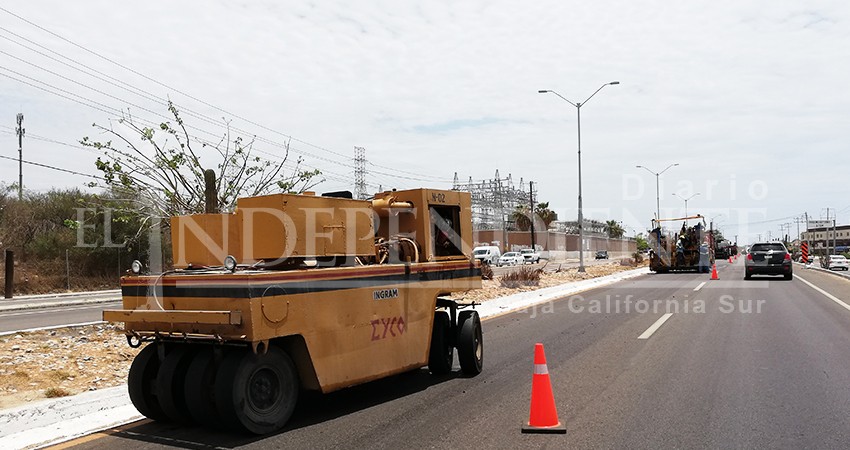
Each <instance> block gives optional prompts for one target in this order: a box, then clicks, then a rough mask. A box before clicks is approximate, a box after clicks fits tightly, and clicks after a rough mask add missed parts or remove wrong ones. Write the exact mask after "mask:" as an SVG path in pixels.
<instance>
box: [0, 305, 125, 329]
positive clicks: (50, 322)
mask: <svg viewBox="0 0 850 450" xmlns="http://www.w3.org/2000/svg"><path fill="white" fill-rule="evenodd" d="M110 308H111V309H120V308H121V301H120V300H118V301H114V302H108V303H93V304H88V305H69V306H55V307H50V308H33V309H25V310H17V311H3V312H0V333H4V332H10V331H18V330H29V329H33V328H44V327H52V326H61V325H69V324H79V323H90V322H97V321H100V320H102V316H101V313H102V312H103V310H104V309H110Z"/></svg>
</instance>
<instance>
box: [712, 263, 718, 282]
mask: <svg viewBox="0 0 850 450" xmlns="http://www.w3.org/2000/svg"><path fill="white" fill-rule="evenodd" d="M711 279H712V280H719V279H720V277H718V276H717V265H716V264H712V265H711Z"/></svg>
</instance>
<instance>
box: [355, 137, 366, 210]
mask: <svg viewBox="0 0 850 450" xmlns="http://www.w3.org/2000/svg"><path fill="white" fill-rule="evenodd" d="M367 197H368V194H367V193H366V149H365V148H364V147H357V146H355V147H354V198H356V199H359V200H365V199H366V198H367Z"/></svg>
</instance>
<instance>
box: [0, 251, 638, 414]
mask: <svg viewBox="0 0 850 450" xmlns="http://www.w3.org/2000/svg"><path fill="white" fill-rule="evenodd" d="M644 265H645V264H644ZM523 267H530V266H523ZM633 268H634V267H633V266H631V265H624V264H621V263H619V262H611V263H610V264H602V265H594V266H587V267H586V273H583V274H582V273H579V272H578V270H577V269H576V268H570V269H565V270H560V271H556V272H544V273H541V276H540V281H539V283H538V285H536V286H522V287H518V288H506V287H503V286H502V285H501V283H500V278H501V277H499V276H497V277H496V279H494V280H484V285H483V288H482V289H477V290H474V291H469V292H463V293H457V294H455V296H454V297H455V298H462V299H463V300H464V301H476V302H484V301H487V300H490V299H493V298H498V297H503V296H506V295H511V294H515V293H518V292H525V291H531V290H535V289H540V288H544V287H550V286H556V285H559V284H563V283H568V282H571V281H579V280H584V279H588V278H596V277H602V276H605V275H610V274H613V273H616V272H621V271H624V270H631V269H633ZM549 269H551V268H548V269H547V270H549ZM517 270H519V268H517ZM528 270H534V269H528ZM120 331H121V327H120V325H115V324H103V325H89V326H85V327H75V328H62V329H56V330H49V331H36V332H29V333H18V334H14V335H9V336H4V337H2V338H0V409H5V408H11V407H15V406H19V405H22V404H26V403H29V402H35V401H38V400H43V399H45V398H51V397H61V396H67V395H75V394H79V393H82V392H85V391H91V390H96V389H103V388H107V387H112V386H118V385H121V384H124V383H126V380H127V373H128V371H129V369H130V364H131V363H132V361H133V358H134V357H135V356H136V353H138V349H133V348H130V347H129V346H128V345H127V340H126V339H125V337H124V335H123V334H122V333H121V332H120Z"/></svg>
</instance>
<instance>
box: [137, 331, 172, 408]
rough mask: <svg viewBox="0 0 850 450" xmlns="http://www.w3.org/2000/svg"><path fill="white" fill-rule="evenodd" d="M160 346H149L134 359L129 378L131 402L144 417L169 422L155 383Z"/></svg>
mask: <svg viewBox="0 0 850 450" xmlns="http://www.w3.org/2000/svg"><path fill="white" fill-rule="evenodd" d="M157 346H158V344H155V343H154V344H148V345H147V346H146V347H145V348H143V349H142V351H140V352H139V354H138V355H136V358H135V359H133V364H131V365H130V373H129V375H128V376H127V390H128V391H129V394H130V401H131V402H133V406H135V407H136V409H138V410H139V412H140V413H142V415H143V416H145V417H147V418H149V419H153V420H160V421H164V420H168V416H167V415H166V414H165V412H163V411H162V407H161V406H160V405H159V399H158V398H157V392H156V389H155V384H156V383H155V381H156V377H157V373H158V372H159V366H160V364H159V355H158V354H157Z"/></svg>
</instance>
